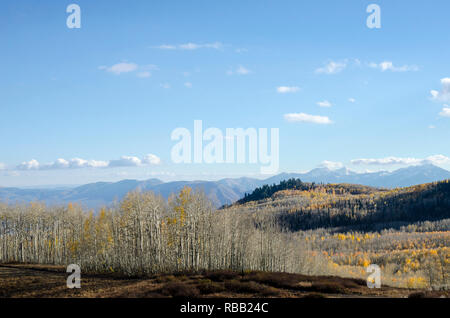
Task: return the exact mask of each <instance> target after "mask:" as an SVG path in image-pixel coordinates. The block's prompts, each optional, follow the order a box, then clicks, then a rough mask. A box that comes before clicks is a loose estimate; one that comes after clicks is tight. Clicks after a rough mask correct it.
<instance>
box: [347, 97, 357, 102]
mask: <svg viewBox="0 0 450 318" xmlns="http://www.w3.org/2000/svg"><path fill="white" fill-rule="evenodd" d="M348 101H349V102H350V103H356V99H354V98H352V97H350V98H349V99H348Z"/></svg>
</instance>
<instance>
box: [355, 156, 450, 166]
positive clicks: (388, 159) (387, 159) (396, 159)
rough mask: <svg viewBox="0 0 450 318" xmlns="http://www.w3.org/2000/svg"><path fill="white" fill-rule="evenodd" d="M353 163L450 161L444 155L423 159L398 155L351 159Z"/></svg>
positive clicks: (433, 162) (402, 163)
mask: <svg viewBox="0 0 450 318" xmlns="http://www.w3.org/2000/svg"><path fill="white" fill-rule="evenodd" d="M351 163H352V164H354V165H380V166H387V165H407V166H409V165H419V164H424V163H432V164H447V163H450V158H448V157H446V156H444V155H434V156H429V157H427V158H424V159H419V158H400V157H385V158H378V159H354V160H352V161H351Z"/></svg>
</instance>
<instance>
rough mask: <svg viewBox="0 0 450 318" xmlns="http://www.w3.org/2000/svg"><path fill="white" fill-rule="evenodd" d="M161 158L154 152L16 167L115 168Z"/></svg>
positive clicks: (142, 164)
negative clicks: (116, 157) (140, 156)
mask: <svg viewBox="0 0 450 318" xmlns="http://www.w3.org/2000/svg"><path fill="white" fill-rule="evenodd" d="M160 163H161V159H160V158H159V157H158V156H156V155H153V154H149V155H146V156H144V158H143V159H139V158H137V157H133V156H122V157H121V158H120V159H117V160H110V161H100V160H85V159H80V158H74V159H70V160H66V159H57V160H56V161H54V162H52V163H47V164H41V163H39V162H38V161H37V160H35V159H32V160H30V161H26V162H22V163H21V164H20V165H18V166H17V167H16V169H17V170H61V169H80V168H114V167H140V166H147V165H158V164H160Z"/></svg>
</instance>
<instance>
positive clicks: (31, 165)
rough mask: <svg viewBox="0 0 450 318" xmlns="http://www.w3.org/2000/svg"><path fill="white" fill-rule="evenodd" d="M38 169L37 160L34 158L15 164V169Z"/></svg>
mask: <svg viewBox="0 0 450 318" xmlns="http://www.w3.org/2000/svg"><path fill="white" fill-rule="evenodd" d="M37 169H39V162H38V161H37V160H36V159H31V160H30V161H25V162H22V163H21V164H20V165H18V166H17V170H37Z"/></svg>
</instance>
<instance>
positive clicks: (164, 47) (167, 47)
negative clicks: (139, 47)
mask: <svg viewBox="0 0 450 318" xmlns="http://www.w3.org/2000/svg"><path fill="white" fill-rule="evenodd" d="M154 48H156V49H160V50H188V51H193V50H198V49H215V50H219V49H222V48H223V44H222V43H221V42H213V43H202V44H199V43H192V42H188V43H183V44H161V45H158V46H154Z"/></svg>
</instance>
